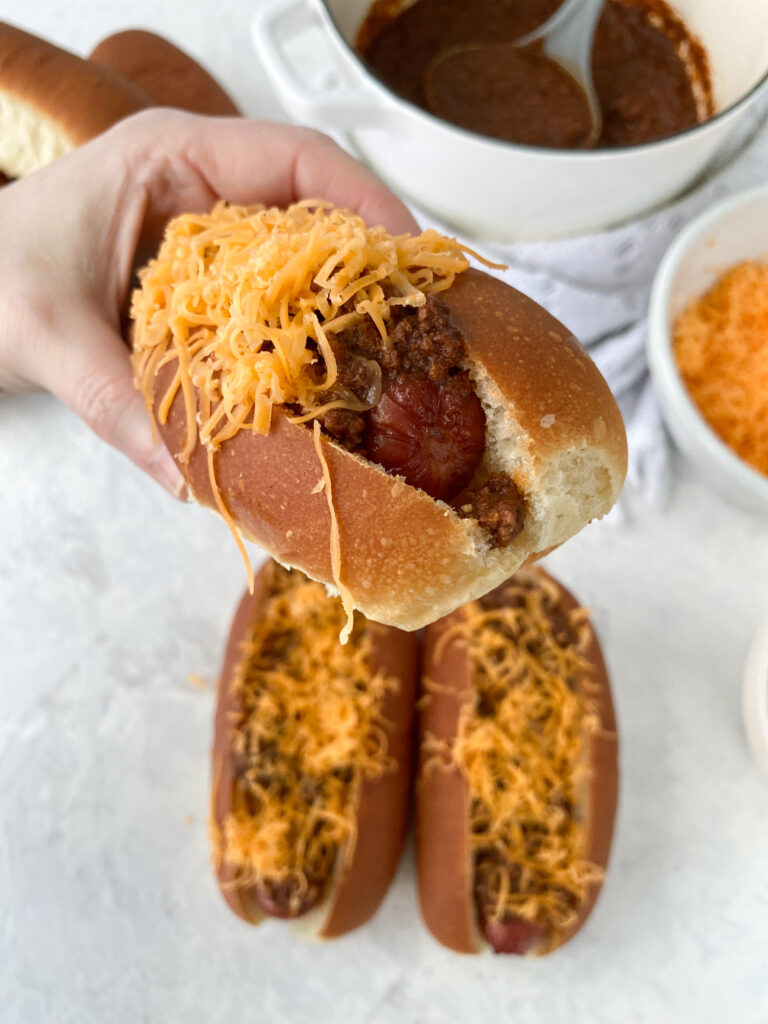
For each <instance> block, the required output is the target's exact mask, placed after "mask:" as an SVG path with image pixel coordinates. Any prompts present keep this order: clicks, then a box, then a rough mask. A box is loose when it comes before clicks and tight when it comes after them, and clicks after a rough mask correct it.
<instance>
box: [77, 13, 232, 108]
mask: <svg viewBox="0 0 768 1024" xmlns="http://www.w3.org/2000/svg"><path fill="white" fill-rule="evenodd" d="M90 60H92V61H94V62H95V63H97V64H99V65H101V66H103V67H105V68H108V69H109V70H110V71H112V72H117V73H118V74H120V75H123V76H124V77H125V78H126V79H128V80H129V81H130V82H132V83H133V84H134V85H136V86H138V87H139V88H140V89H142V90H143V91H144V92H146V93H147V94H148V95H149V97H150V99H151V102H152V105H153V106H158V107H175V108H177V109H179V110H189V111H190V112H191V113H193V114H209V115H213V116H215V115H221V116H229V117H238V116H240V111H239V110H238V108H237V106H236V105H235V102H234V100H233V99H232V98H231V97H230V96H229V94H228V93H226V92H225V91H224V89H222V87H221V86H220V85H219V83H218V82H217V81H216V79H215V78H214V77H213V76H212V75H211V74H209V73H208V72H207V71H206V70H205V68H203V67H201V65H200V64H198V63H197V61H195V60H193V59H192V58H191V57H190V56H189V55H188V54H186V53H184V51H183V50H180V49H179V48H178V47H177V46H174V45H173V43H170V42H169V41H168V40H167V39H163V37H162V36H158V35H155V34H154V32H145V31H144V30H143V29H128V30H127V31H125V32H117V33H116V34H115V35H112V36H108V37H107V38H106V39H103V40H102V41H101V42H100V43H99V45H98V46H97V47H96V48H95V49H94V51H93V53H92V54H91V56H90Z"/></svg>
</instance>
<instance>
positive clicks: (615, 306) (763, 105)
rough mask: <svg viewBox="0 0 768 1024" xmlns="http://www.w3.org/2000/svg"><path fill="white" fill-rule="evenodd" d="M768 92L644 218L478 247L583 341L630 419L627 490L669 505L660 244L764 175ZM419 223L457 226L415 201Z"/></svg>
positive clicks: (655, 503) (658, 504)
mask: <svg viewBox="0 0 768 1024" xmlns="http://www.w3.org/2000/svg"><path fill="white" fill-rule="evenodd" d="M767 111H768V97H765V98H764V99H763V100H762V101H761V102H760V104H758V107H757V108H756V109H755V110H754V111H753V112H752V114H751V116H750V118H749V119H748V121H747V123H746V124H745V125H743V127H742V128H741V129H740V130H739V132H738V134H737V135H736V136H735V137H732V138H731V140H730V142H729V144H728V146H727V149H726V151H725V152H724V153H723V154H722V155H721V156H720V158H719V159H718V161H717V162H716V164H715V165H714V166H713V167H712V168H711V169H710V170H709V172H708V174H707V175H706V177H705V178H704V179H703V180H702V181H701V182H700V183H699V184H698V185H696V186H695V187H694V188H692V189H691V190H690V191H689V192H687V193H686V194H685V195H684V196H683V197H681V198H679V199H677V200H676V201H674V202H672V203H670V204H669V205H667V206H665V207H663V208H661V209H658V210H656V211H654V212H652V213H650V214H648V215H646V216H644V217H642V218H640V219H638V220H633V221H631V222H629V223H626V224H623V225H621V226H619V227H616V228H613V229H611V230H607V231H602V232H599V233H597V234H591V235H581V236H578V237H574V238H567V239H563V240H559V241H547V242H525V243H517V244H514V245H492V244H487V243H483V244H478V245H476V248H477V249H478V251H479V252H481V253H482V254H483V255H486V256H488V257H489V258H491V259H493V260H494V261H497V262H500V263H506V264H507V265H508V268H509V269H508V270H507V271H505V272H504V271H493V273H494V274H498V276H500V277H503V278H504V280H506V281H507V282H508V283H509V284H511V285H514V287H515V288H518V289H519V290H520V291H522V292H525V293H526V294H527V295H530V296H531V298H533V299H535V300H536V301H537V302H539V303H541V305H542V306H544V307H546V309H548V310H549V312H550V313H552V314H553V315H554V316H556V317H557V318H558V320H561V321H562V322H563V323H564V324H565V325H566V326H567V327H568V328H569V329H570V330H571V331H572V332H573V333H574V334H575V335H576V337H577V338H578V339H579V340H580V341H581V342H582V344H584V345H586V347H587V348H588V350H589V353H590V355H591V356H592V358H593V359H594V360H595V362H596V363H597V365H598V366H599V368H600V370H601V372H602V373H603V375H604V376H605V378H606V380H607V381H608V384H609V385H610V387H611V389H612V391H613V393H614V395H615V396H616V398H617V400H618V402H619V405H620V406H621V410H622V413H623V415H624V420H625V423H626V426H627V436H628V441H629V470H628V474H627V485H626V489H625V493H634V494H636V495H639V497H640V498H641V499H643V500H644V501H645V502H647V503H648V504H649V505H652V506H655V507H663V505H664V504H665V503H666V500H667V498H668V495H669V489H670V458H669V456H670V444H671V442H670V439H669V437H668V435H667V432H666V430H665V428H664V425H663V422H662V419H661V414H660V412H659V408H658V405H657V402H656V398H655V395H654V393H653V388H652V385H651V381H650V377H649V374H648V366H647V362H646V348H645V341H646V314H647V310H648V300H649V295H650V291H651V285H652V283H653V278H654V275H655V272H656V268H657V267H658V265H659V262H660V261H661V258H662V256H663V255H664V252H665V251H666V249H667V248H668V246H669V245H670V243H671V242H672V240H673V239H674V237H675V236H676V235H677V234H678V233H679V232H680V230H681V229H682V228H683V227H684V226H685V225H686V224H687V223H688V222H689V221H690V220H691V219H692V218H693V217H694V216H696V215H697V214H698V213H699V212H701V211H702V210H703V209H705V208H706V207H708V206H709V205H711V204H712V203H713V202H714V201H716V200H718V199H721V198H722V197H724V196H726V195H729V194H731V193H733V192H737V191H739V190H741V189H745V188H749V187H753V186H755V185H758V184H762V183H763V182H766V181H768V128H767V127H766V124H765V120H766V118H765V115H766V112H767ZM414 214H415V216H416V218H417V220H418V221H419V223H420V224H422V225H423V226H425V227H426V226H434V227H438V228H440V230H443V231H446V232H447V233H448V234H451V233H452V232H451V229H450V228H447V227H445V226H444V225H440V224H437V223H436V222H435V221H434V218H431V217H430V216H429V215H425V214H423V213H422V212H421V211H420V210H414Z"/></svg>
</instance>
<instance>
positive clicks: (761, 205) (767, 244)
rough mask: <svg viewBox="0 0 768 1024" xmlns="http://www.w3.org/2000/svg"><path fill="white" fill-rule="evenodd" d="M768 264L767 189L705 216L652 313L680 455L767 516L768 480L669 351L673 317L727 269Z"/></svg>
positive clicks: (688, 236) (664, 276)
mask: <svg viewBox="0 0 768 1024" xmlns="http://www.w3.org/2000/svg"><path fill="white" fill-rule="evenodd" d="M743 260H760V261H762V262H765V261H766V260H768V185H763V186H761V187H760V188H756V189H751V190H750V191H748V192H740V193H739V194H737V195H734V196H730V197H729V198H728V199H724V200H722V201H721V202H719V203H716V204H715V205H714V206H712V207H710V208H709V209H708V210H705V211H704V212H703V213H702V214H700V215H699V216H698V217H696V218H695V219H694V220H693V221H691V223H690V224H689V225H688V226H687V227H686V229H685V230H684V231H683V232H682V233H681V234H680V235H678V237H677V238H676V239H675V241H674V242H673V243H672V245H671V246H670V248H669V249H668V250H667V252H666V254H665V256H664V259H663V260H662V261H661V263H660V264H659V269H658V270H657V272H656V278H655V280H654V282H653V289H652V291H651V304H650V310H649V313H648V364H649V366H650V369H651V376H652V377H653V384H654V388H655V390H656V395H657V396H658V399H659V404H660V406H661V411H662V413H663V415H664V420H665V421H666V424H667V426H668V427H669V430H670V433H671V434H672V436H673V437H674V439H675V441H677V443H678V445H679V446H680V448H681V449H682V451H683V452H684V453H685V454H686V455H687V456H688V457H689V459H691V461H692V462H693V463H694V464H695V465H696V466H697V468H698V469H699V471H700V472H701V474H702V476H703V477H704V478H705V479H706V480H707V481H708V482H709V483H710V485H711V486H712V487H714V488H715V489H716V490H718V491H720V493H721V494H722V495H723V496H724V497H725V498H726V500H727V501H729V502H737V503H738V504H740V505H743V506H744V507H745V508H749V509H752V510H753V511H756V512H758V513H759V514H760V515H761V516H762V517H763V518H765V516H766V514H768V477H766V476H764V475H763V474H762V473H759V472H758V471H757V470H756V469H753V468H752V466H750V465H749V464H748V463H746V462H744V461H743V460H742V459H740V458H739V456H738V455H737V454H736V453H735V452H734V451H732V450H731V449H730V448H729V447H728V445H727V444H726V443H725V442H724V441H723V440H721V439H720V437H718V435H717V434H716V433H715V432H714V430H713V429H712V427H710V425H709V424H708V423H707V421H706V420H705V419H704V417H703V416H702V415H701V413H700V412H699V410H698V407H697V406H696V405H695V403H694V401H693V399H692V398H691V396H690V395H689V394H688V390H687V389H686V387H685V384H684V383H683V380H682V377H681V376H680V371H679V370H678V367H677V362H676V360H675V355H674V352H673V351H672V336H673V331H674V323H675V320H676V318H677V317H678V316H679V314H680V313H682V312H683V310H684V309H686V308H687V307H688V305H690V303H691V302H693V301H694V300H695V299H697V298H698V297H699V296H701V295H703V294H704V293H705V292H706V291H708V290H709V289H710V288H711V287H712V286H713V285H714V283H715V281H716V280H717V279H718V277H719V276H720V275H721V274H722V273H723V272H724V271H726V270H727V269H728V268H729V267H731V266H733V265H734V264H736V263H741V262H742V261H743Z"/></svg>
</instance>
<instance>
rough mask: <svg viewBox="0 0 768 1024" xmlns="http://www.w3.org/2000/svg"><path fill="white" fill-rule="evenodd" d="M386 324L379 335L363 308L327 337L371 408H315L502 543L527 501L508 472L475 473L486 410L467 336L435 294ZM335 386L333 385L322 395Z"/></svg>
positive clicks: (344, 438)
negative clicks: (468, 365)
mask: <svg viewBox="0 0 768 1024" xmlns="http://www.w3.org/2000/svg"><path fill="white" fill-rule="evenodd" d="M388 326H389V330H388V335H387V340H386V342H384V340H383V339H382V337H381V334H380V333H379V331H378V329H377V328H376V325H375V324H374V323H373V322H372V321H371V320H370V318H368V317H365V318H364V319H362V320H361V321H360V322H359V323H358V324H355V325H354V326H352V327H349V328H347V329H346V330H344V331H341V332H340V333H339V334H338V335H337V336H336V337H335V338H334V340H333V346H334V355H335V357H336V362H337V372H338V381H337V387H340V388H341V389H342V394H343V393H344V392H346V394H347V396H350V395H351V397H352V399H357V400H359V401H360V402H361V404H364V403H366V402H371V405H372V408H370V409H368V410H366V411H365V412H357V411H354V410H350V409H332V410H329V411H328V412H326V413H324V414H323V415H322V417H321V422H322V427H323V430H324V431H325V432H326V433H327V434H329V435H330V436H331V437H333V439H334V440H335V441H337V442H338V443H339V444H341V445H343V446H344V447H345V448H347V449H349V450H350V451H355V452H359V453H360V454H361V455H364V456H365V457H366V458H368V459H370V460H371V461H372V462H376V463H378V464H380V465H382V466H383V467H384V468H385V469H386V470H387V471H388V472H391V473H394V474H397V475H398V476H402V477H404V479H405V480H406V482H407V483H409V484H411V485H412V486H414V487H420V488H421V489H422V490H424V491H426V492H427V493H428V494H429V495H430V496H431V497H433V498H437V499H440V500H442V501H447V502H450V503H451V504H452V505H453V507H454V508H455V509H456V511H457V512H458V513H459V515H460V516H463V517H471V518H472V519H474V520H476V521H477V522H478V523H479V525H480V526H481V527H483V529H485V530H487V531H488V533H489V534H490V537H491V541H492V543H493V545H494V546H498V547H502V546H504V545H505V544H508V543H509V542H510V541H511V540H513V539H514V537H516V536H517V535H518V534H519V533H520V531H521V530H522V528H523V520H524V516H525V505H524V501H523V498H522V496H521V494H520V492H519V491H518V489H517V487H516V486H515V484H514V481H513V480H512V479H511V477H509V476H508V475H507V474H504V473H495V474H493V475H491V476H489V477H487V478H486V479H485V480H483V481H482V482H480V483H478V482H477V481H476V480H475V477H476V475H477V471H478V467H479V466H480V463H481V461H482V457H483V453H484V451H485V413H484V412H483V407H482V404H481V402H480V399H479V398H478V397H477V394H476V393H475V389H474V386H473V384H472V381H471V380H470V378H469V375H468V374H467V372H466V370H464V369H463V365H464V364H465V362H466V357H467V346H466V342H465V340H464V337H463V336H462V334H461V332H460V331H459V329H458V327H457V326H456V324H455V323H454V322H453V321H452V319H451V317H450V314H449V312H448V308H447V306H446V305H445V303H444V302H443V301H442V300H441V299H440V297H439V296H438V295H429V296H427V300H426V302H425V304H424V305H423V306H421V307H419V308H418V309H416V310H414V309H412V308H403V307H397V306H395V307H393V308H392V319H391V321H390V323H389V325H388ZM338 394H339V393H338V392H335V391H334V390H331V391H328V392H326V393H324V394H322V395H321V396H320V400H321V401H331V400H332V399H333V398H335V397H338ZM371 395H374V398H375V401H371ZM473 481H474V482H473Z"/></svg>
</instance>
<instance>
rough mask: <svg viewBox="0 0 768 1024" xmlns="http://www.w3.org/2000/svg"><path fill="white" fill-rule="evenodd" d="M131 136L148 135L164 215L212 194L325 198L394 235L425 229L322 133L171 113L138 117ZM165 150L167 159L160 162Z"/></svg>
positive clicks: (249, 199) (129, 127) (273, 200)
mask: <svg viewBox="0 0 768 1024" xmlns="http://www.w3.org/2000/svg"><path fill="white" fill-rule="evenodd" d="M131 122H132V123H131ZM138 129H140V130H141V131H140V133H139V132H138V131H137V130H138ZM125 131H126V134H127V135H135V137H136V139H137V140H139V139H141V137H142V136H143V138H144V140H145V141H144V143H143V144H142V145H141V146H140V150H141V152H142V154H144V156H143V157H140V159H144V158H145V157H147V156H148V154H150V153H151V160H152V162H151V164H150V166H151V167H152V168H153V171H152V174H151V176H150V178H149V180H148V187H149V190H150V194H151V202H152V206H153V207H154V208H155V210H156V211H157V213H158V214H159V215H160V216H161V217H166V218H168V217H171V216H174V215H176V214H178V213H181V212H184V211H185V210H189V209H197V208H199V204H200V203H201V202H206V201H207V203H208V204H209V203H210V201H211V198H212V197H222V198H225V199H228V200H230V201H231V202H233V203H241V204H248V203H257V202H260V203H265V204H267V205H277V206H285V205H287V204H288V203H292V202H296V201H297V200H299V199H308V198H322V199H328V200H330V201H331V202H332V203H334V204H336V205H338V206H345V207H348V208H349V209H351V210H354V211H355V212H356V213H358V214H359V215H360V216H361V217H363V219H364V220H365V221H366V223H368V224H370V225H372V226H373V225H377V224H382V225H384V227H386V228H387V230H389V231H391V232H392V233H394V234H400V233H402V232H406V231H408V232H414V231H418V230H419V228H418V225H417V223H416V221H415V220H414V218H413V216H412V215H411V213H410V212H409V210H408V208H407V207H406V206H405V204H404V203H403V202H401V200H400V199H398V198H397V197H396V196H395V195H394V194H393V193H392V192H391V191H390V190H389V189H388V188H387V187H386V185H384V183H383V182H381V181H380V180H379V179H378V178H377V177H376V175H375V174H373V172H372V171H370V170H369V169H368V168H367V167H364V166H363V165H362V164H361V163H359V161H357V160H355V159H354V158H353V157H351V156H349V154H347V153H345V152H344V151H343V150H342V149H341V148H340V147H339V146H337V145H336V143H335V142H333V140H332V139H330V138H328V136H326V135H322V134H321V133H319V132H315V131H312V130H310V129H305V128H294V127H292V126H290V125H282V124H275V123H272V122H268V121H252V120H247V119H244V118H207V117H196V116H194V115H183V114H178V113H173V114H168V113H165V112H164V113H160V112H152V113H150V114H139V115H137V117H135V118H131V119H130V122H126V129H125ZM161 152H163V153H165V154H166V155H167V157H168V160H167V162H158V153H161ZM145 166H147V164H145ZM137 170H138V168H137ZM206 187H207V191H206ZM194 200H197V204H195V203H194ZM191 204H192V205H191Z"/></svg>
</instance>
